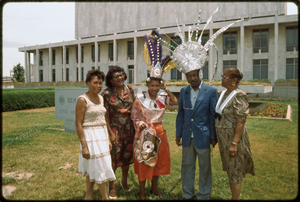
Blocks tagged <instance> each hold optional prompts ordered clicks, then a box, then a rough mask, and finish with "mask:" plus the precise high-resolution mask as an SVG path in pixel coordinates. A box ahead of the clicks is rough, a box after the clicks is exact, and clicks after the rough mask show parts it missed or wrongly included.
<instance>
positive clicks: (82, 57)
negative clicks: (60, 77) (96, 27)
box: [81, 46, 84, 63]
mask: <svg viewBox="0 0 300 202" xmlns="http://www.w3.org/2000/svg"><path fill="white" fill-rule="evenodd" d="M83 52H84V51H83V46H81V63H83V62H84V55H83Z"/></svg>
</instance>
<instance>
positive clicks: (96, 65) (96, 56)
mask: <svg viewBox="0 0 300 202" xmlns="http://www.w3.org/2000/svg"><path fill="white" fill-rule="evenodd" d="M96 39H97V37H96ZM95 69H98V42H97V41H95Z"/></svg>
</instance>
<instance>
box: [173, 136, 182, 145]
mask: <svg viewBox="0 0 300 202" xmlns="http://www.w3.org/2000/svg"><path fill="white" fill-rule="evenodd" d="M180 139H181V137H176V140H175V141H176V144H177V146H178V147H179V146H181V145H182V144H181V143H180Z"/></svg>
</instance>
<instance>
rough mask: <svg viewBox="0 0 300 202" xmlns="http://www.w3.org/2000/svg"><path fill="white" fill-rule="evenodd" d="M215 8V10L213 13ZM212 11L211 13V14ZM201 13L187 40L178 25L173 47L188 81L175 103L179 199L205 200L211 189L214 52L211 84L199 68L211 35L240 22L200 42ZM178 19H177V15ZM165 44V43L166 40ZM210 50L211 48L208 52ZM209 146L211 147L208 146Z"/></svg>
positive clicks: (213, 138)
mask: <svg viewBox="0 0 300 202" xmlns="http://www.w3.org/2000/svg"><path fill="white" fill-rule="evenodd" d="M217 11H218V8H217V9H216V10H215V11H214V13H216V12H217ZM214 13H213V14H214ZM200 14H201V11H199V15H198V23H197V30H196V34H195V37H194V40H192V36H193V32H194V30H195V26H193V27H189V30H188V41H185V36H184V34H183V33H182V31H181V29H180V26H179V25H178V21H177V25H178V30H179V32H178V35H179V37H180V38H181V40H182V44H180V45H178V46H177V47H176V48H175V47H173V46H171V45H170V47H171V48H173V49H174V50H171V51H172V52H173V56H172V59H173V61H174V64H175V66H176V68H177V69H178V70H179V71H181V72H183V73H185V74H186V77H187V80H188V82H189V83H190V85H188V86H186V87H184V88H182V89H181V91H180V99H179V105H178V115H177V118H176V140H175V141H176V144H177V145H178V146H181V145H182V147H183V148H182V164H181V178H182V191H183V194H182V199H183V200H184V199H192V198H193V197H195V196H196V198H197V199H198V200H208V199H209V198H210V196H211V190H212V173H211V161H210V148H211V147H214V146H215V145H216V144H217V138H216V133H215V106H216V103H217V100H218V91H217V89H216V88H214V87H212V86H211V85H212V84H213V82H214V77H215V75H216V72H217V64H218V60H217V59H218V57H217V54H216V58H215V66H214V73H213V76H212V79H211V82H210V85H207V84H205V83H204V82H203V81H201V79H202V68H203V66H204V65H205V63H206V60H207V51H208V50H209V49H210V48H211V47H212V46H214V47H215V49H216V52H217V47H216V45H215V44H214V43H213V41H214V39H215V38H216V37H217V36H218V35H219V34H221V33H222V32H224V31H225V30H226V29H228V28H229V27H230V26H232V25H233V24H235V23H237V22H240V20H239V21H235V22H233V23H231V24H229V25H227V26H225V27H223V28H221V29H220V30H219V31H217V32H216V33H215V34H213V35H212V36H211V37H210V39H209V40H208V41H207V42H206V44H205V45H204V46H203V45H202V44H201V38H202V34H203V31H202V33H201V35H200V37H199V38H198V29H199V24H200ZM213 14H212V15H211V16H210V18H209V19H208V21H207V23H206V24H205V26H204V28H203V30H205V28H206V27H207V26H208V24H209V23H210V22H212V16H213ZM176 20H177V19H176ZM167 44H168V43H167ZM168 45H169V44H168ZM211 53H212V52H211ZM199 74H200V76H199ZM181 139H182V143H181ZM211 149H212V148H211ZM197 157H198V163H199V183H198V186H199V191H200V192H199V193H197V194H195V188H194V181H195V170H196V165H195V163H196V158H197Z"/></svg>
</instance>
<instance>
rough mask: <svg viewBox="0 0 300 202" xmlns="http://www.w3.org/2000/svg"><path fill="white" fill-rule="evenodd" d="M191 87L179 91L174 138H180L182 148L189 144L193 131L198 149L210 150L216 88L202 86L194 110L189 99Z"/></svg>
mask: <svg viewBox="0 0 300 202" xmlns="http://www.w3.org/2000/svg"><path fill="white" fill-rule="evenodd" d="M190 88H191V86H190V85H188V86H185V87H183V88H182V89H181V90H180V98H179V105H178V114H177V118H176V137H182V146H183V147H187V146H188V145H189V144H190V140H191V134H192V131H193V134H194V141H195V144H196V146H197V147H198V148H199V149H208V148H210V143H211V139H217V138H216V131H215V106H216V104H217V101H218V91H217V89H216V88H214V87H212V86H209V85H207V84H205V83H203V84H202V86H201V89H200V92H199V94H198V97H197V100H196V102H195V106H194V109H192V103H191V98H190V94H191V92H190Z"/></svg>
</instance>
